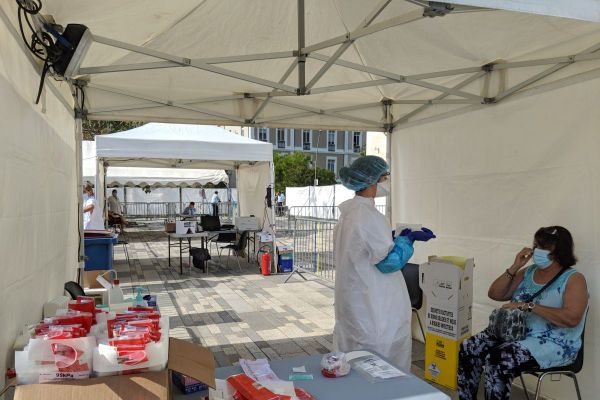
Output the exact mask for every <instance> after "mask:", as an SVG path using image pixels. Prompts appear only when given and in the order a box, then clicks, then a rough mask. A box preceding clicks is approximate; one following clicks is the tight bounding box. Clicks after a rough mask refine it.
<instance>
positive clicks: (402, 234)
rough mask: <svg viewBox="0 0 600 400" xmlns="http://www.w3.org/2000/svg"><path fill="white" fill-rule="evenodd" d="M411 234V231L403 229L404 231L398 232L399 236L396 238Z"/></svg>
mask: <svg viewBox="0 0 600 400" xmlns="http://www.w3.org/2000/svg"><path fill="white" fill-rule="evenodd" d="M411 232H412V229H410V228H404V229H402V232H400V234H399V235H398V236H408V234H409V233H411Z"/></svg>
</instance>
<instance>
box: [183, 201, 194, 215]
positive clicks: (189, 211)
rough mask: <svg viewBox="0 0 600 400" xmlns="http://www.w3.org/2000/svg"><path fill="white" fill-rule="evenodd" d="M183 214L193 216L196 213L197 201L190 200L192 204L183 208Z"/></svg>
mask: <svg viewBox="0 0 600 400" xmlns="http://www.w3.org/2000/svg"><path fill="white" fill-rule="evenodd" d="M181 215H185V216H188V217H193V216H195V215H196V203H194V202H193V201H192V202H190V205H189V206H187V207H186V208H184V209H183V212H182V213H181Z"/></svg>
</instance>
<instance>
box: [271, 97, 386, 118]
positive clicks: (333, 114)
mask: <svg viewBox="0 0 600 400" xmlns="http://www.w3.org/2000/svg"><path fill="white" fill-rule="evenodd" d="M272 102H273V103H274V104H280V105H282V106H286V107H290V108H297V109H299V110H305V111H307V112H311V113H313V114H323V115H329V116H331V117H338V118H344V119H350V120H355V121H357V122H369V123H372V124H376V123H377V122H376V121H369V120H367V119H363V118H357V117H353V116H348V115H344V114H339V113H338V111H339V110H337V109H336V110H321V109H318V108H314V107H310V106H305V105H300V104H294V103H288V102H286V101H282V100H272Z"/></svg>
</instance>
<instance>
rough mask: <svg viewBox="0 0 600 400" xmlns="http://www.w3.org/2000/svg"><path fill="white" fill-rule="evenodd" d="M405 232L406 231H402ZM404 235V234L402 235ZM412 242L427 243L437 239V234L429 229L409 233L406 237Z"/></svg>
mask: <svg viewBox="0 0 600 400" xmlns="http://www.w3.org/2000/svg"><path fill="white" fill-rule="evenodd" d="M402 232H404V231H402ZM400 234H402V233H400ZM406 236H407V237H408V238H409V239H410V240H412V241H413V242H414V241H415V240H417V241H419V242H426V241H428V240H430V239H435V237H436V236H435V234H434V233H433V232H432V231H431V230H430V229H427V228H421V230H420V231H414V232H409V233H408V234H407V235H406Z"/></svg>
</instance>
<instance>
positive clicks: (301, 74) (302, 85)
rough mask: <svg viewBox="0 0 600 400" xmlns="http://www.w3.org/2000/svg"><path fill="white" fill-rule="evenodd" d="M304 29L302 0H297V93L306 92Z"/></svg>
mask: <svg viewBox="0 0 600 400" xmlns="http://www.w3.org/2000/svg"><path fill="white" fill-rule="evenodd" d="M305 30H306V24H305V20H304V0H298V56H297V57H298V92H297V93H298V94H305V93H306V54H305V53H302V49H303V48H304V46H305V45H306V43H305V40H306V34H305V33H306V32H305Z"/></svg>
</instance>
